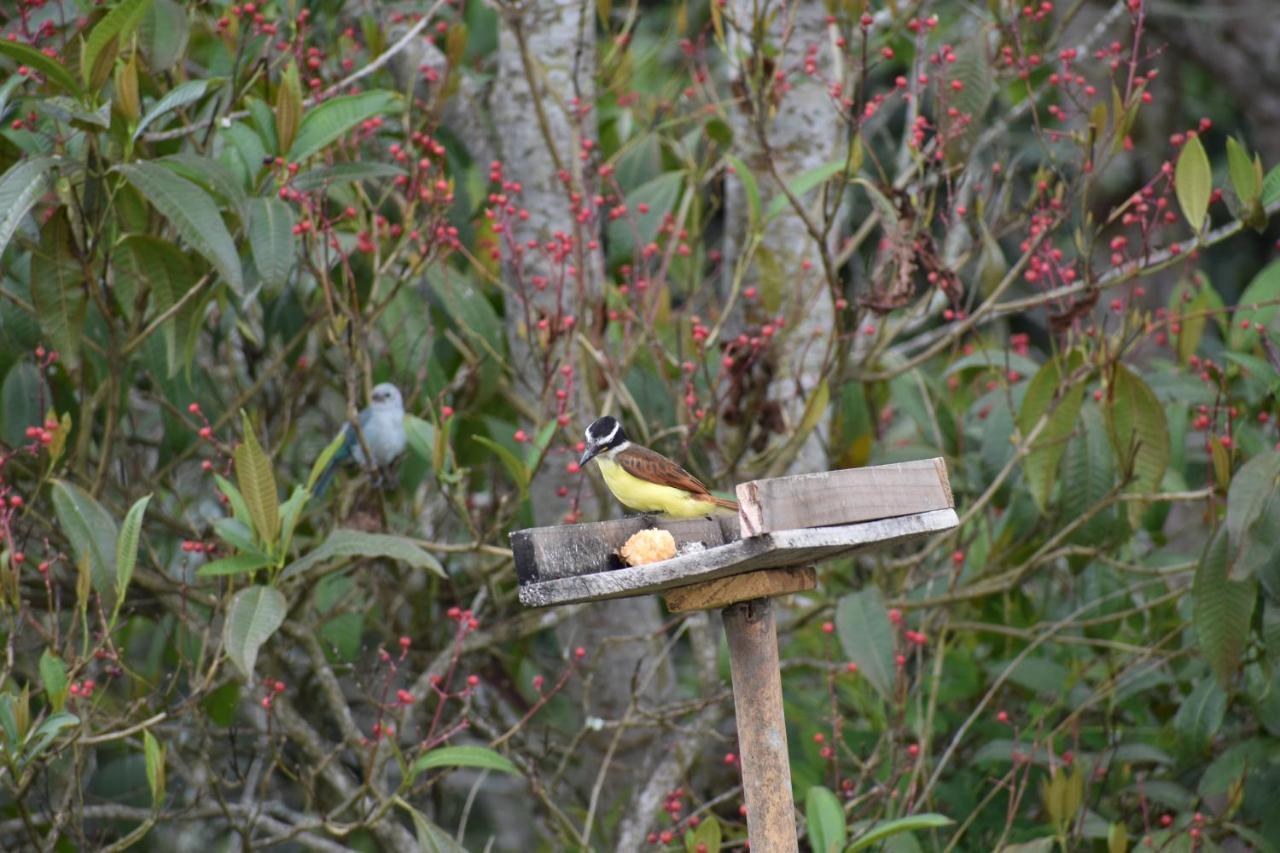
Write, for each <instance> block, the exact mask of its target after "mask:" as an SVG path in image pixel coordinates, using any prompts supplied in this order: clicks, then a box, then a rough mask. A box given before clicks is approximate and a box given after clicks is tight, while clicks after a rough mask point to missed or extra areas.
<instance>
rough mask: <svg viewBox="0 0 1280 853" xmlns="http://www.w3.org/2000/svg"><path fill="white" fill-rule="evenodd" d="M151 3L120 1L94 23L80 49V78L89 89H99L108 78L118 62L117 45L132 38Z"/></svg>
mask: <svg viewBox="0 0 1280 853" xmlns="http://www.w3.org/2000/svg"><path fill="white" fill-rule="evenodd" d="M150 5H151V0H120V2H119V3H118V4H117V5H116V7H115V8H114V9H112V10H111V11H110V12H108V13H107V14H106V16H105V17H103V18H102V20H100V21H98V23H97V24H95V25H94V27H93V30H92V31H91V32H90V33H89V38H88V40H86V41H85V43H84V47H83V48H81V50H80V77H81V78H82V79H83V80H84V82H85V84H86V85H87V86H89V88H91V89H97V88H98V87H99V86H101V85H102V83H103V82H104V81H105V80H106V78H107V75H108V74H109V73H110V69H111V63H113V62H114V61H115V54H116V45H119V44H120V43H122V42H123V41H124V40H125V39H127V38H128V36H129V35H130V34H131V33H132V32H133V30H134V28H135V27H137V26H138V24H139V22H141V21H142V16H143V14H144V13H146V11H147V7H148V6H150ZM104 51H106V52H107V53H106V54H105V55H104Z"/></svg>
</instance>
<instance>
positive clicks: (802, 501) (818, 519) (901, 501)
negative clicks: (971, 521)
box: [737, 458, 955, 537]
mask: <svg viewBox="0 0 1280 853" xmlns="http://www.w3.org/2000/svg"><path fill="white" fill-rule="evenodd" d="M737 494H738V505H739V507H740V510H739V518H740V519H741V522H742V536H744V537H747V536H758V535H760V534H762V533H770V532H773V531H775V530H794V529H797V528H801V527H820V526H823V525H831V524H852V523H854V522H859V521H873V520H876V519H881V518H894V517H897V516H901V515H914V514H916V513H921V512H930V511H932V510H940V509H947V508H950V507H954V506H955V500H954V498H952V496H951V484H950V482H949V481H948V479H947V466H946V462H945V460H943V459H941V458H938V459H921V460H918V461H915V462H898V463H894V464H890V465H875V466H873V467H870V468H845V469H842V470H839V471H823V472H821V473H817V474H798V475H796V476H793V477H774V478H771V479H768V480H752V481H750V482H747V483H741V484H739V485H738V488H737Z"/></svg>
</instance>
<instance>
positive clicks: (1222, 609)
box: [1191, 527, 1258, 690]
mask: <svg viewBox="0 0 1280 853" xmlns="http://www.w3.org/2000/svg"><path fill="white" fill-rule="evenodd" d="M1230 550H1231V544H1230V537H1229V536H1228V534H1227V530H1226V528H1225V527H1219V528H1218V530H1217V532H1215V533H1214V535H1213V538H1211V539H1210V540H1209V542H1208V544H1206V545H1205V549H1204V553H1203V555H1202V556H1201V557H1200V566H1199V567H1198V568H1197V569H1196V576H1195V581H1194V582H1193V583H1192V587H1191V600H1192V603H1193V605H1194V608H1195V626H1196V637H1197V638H1198V639H1199V641H1200V650H1201V651H1202V652H1203V653H1204V656H1205V658H1206V659H1207V660H1208V661H1209V668H1210V669H1212V670H1213V674H1214V676H1216V677H1217V679H1218V683H1219V684H1220V685H1222V687H1223V689H1224V690H1229V689H1230V685H1231V682H1232V680H1234V678H1235V674H1236V671H1237V670H1238V669H1239V667H1240V656H1241V655H1242V654H1243V653H1244V646H1245V641H1246V640H1247V639H1248V637H1249V623H1250V617H1251V616H1252V615H1253V606H1254V602H1255V600H1256V599H1257V594H1258V593H1257V590H1258V586H1257V581H1255V580H1253V579H1249V580H1244V581H1233V580H1231V579H1230V578H1229V577H1228V575H1229V572H1230V563H1231V556H1230Z"/></svg>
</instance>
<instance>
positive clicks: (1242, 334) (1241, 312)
mask: <svg viewBox="0 0 1280 853" xmlns="http://www.w3.org/2000/svg"><path fill="white" fill-rule="evenodd" d="M1264 303H1270V304H1264ZM1278 309H1280V261H1272V262H1271V263H1270V264H1268V265H1267V266H1265V267H1263V268H1262V270H1261V271H1260V272H1259V273H1258V274H1257V275H1255V276H1254V277H1253V281H1251V282H1249V286H1248V287H1246V288H1245V289H1244V292H1243V293H1241V294H1240V299H1239V300H1238V301H1237V302H1236V312H1235V321H1236V322H1234V323H1232V324H1231V339H1230V341H1229V346H1230V348H1231V349H1233V350H1237V351H1248V350H1251V349H1253V348H1254V347H1255V346H1256V345H1257V343H1258V333H1257V332H1256V331H1254V326H1255V325H1256V324H1259V323H1260V324H1262V326H1263V327H1264V328H1266V327H1268V326H1270V325H1271V321H1272V319H1273V318H1274V317H1275V316H1276V311H1277V310H1278ZM1245 322H1248V324H1249V326H1248V328H1245V327H1244V325H1243V324H1244V323H1245Z"/></svg>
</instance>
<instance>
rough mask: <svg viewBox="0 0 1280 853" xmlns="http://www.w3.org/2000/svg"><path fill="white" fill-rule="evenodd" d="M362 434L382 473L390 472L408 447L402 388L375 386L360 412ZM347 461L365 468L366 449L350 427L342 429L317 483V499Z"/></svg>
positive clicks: (385, 383) (386, 384)
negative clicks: (333, 451)
mask: <svg viewBox="0 0 1280 853" xmlns="http://www.w3.org/2000/svg"><path fill="white" fill-rule="evenodd" d="M360 432H361V434H363V435H364V443H365V444H367V445H368V446H369V452H370V453H371V454H373V463H374V465H375V466H377V468H378V470H379V472H381V471H386V470H388V469H389V468H390V467H391V463H392V462H394V461H395V460H396V457H398V456H399V455H400V454H401V453H404V448H405V436H404V399H403V398H402V397H401V396H400V389H399V388H397V387H396V386H394V385H392V384H391V383H390V382H383V383H382V384H381V385H375V386H374V387H373V394H372V395H371V396H370V401H369V406H368V407H367V408H365V409H363V410H362V411H361V412H360ZM348 459H354V460H355V461H356V464H357V465H359V466H360V467H362V468H363V467H366V465H365V458H364V448H363V447H361V446H360V439H359V438H357V437H356V431H355V429H353V428H352V426H351V424H347V425H346V426H344V427H343V428H342V446H340V447H339V448H338V451H337V452H336V453H334V454H333V458H332V459H330V460H329V464H328V465H326V466H325V468H324V471H322V472H321V473H320V477H319V478H318V479H317V480H316V488H315V494H316V497H319V496H320V495H323V494H324V492H325V489H327V488H329V481H330V480H332V479H333V475H334V474H335V473H337V471H338V466H339V465H341V464H342V463H343V462H345V461H346V460H348Z"/></svg>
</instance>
